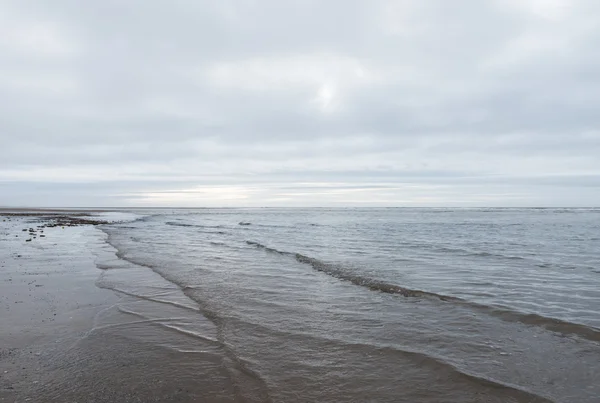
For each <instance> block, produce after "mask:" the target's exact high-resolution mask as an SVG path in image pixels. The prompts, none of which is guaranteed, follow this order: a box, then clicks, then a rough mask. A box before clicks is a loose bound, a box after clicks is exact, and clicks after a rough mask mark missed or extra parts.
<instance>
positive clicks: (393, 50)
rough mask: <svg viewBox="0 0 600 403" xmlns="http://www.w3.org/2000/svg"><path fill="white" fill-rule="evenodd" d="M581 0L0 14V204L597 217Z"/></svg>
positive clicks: (30, 6) (105, 5) (275, 1)
mask: <svg viewBox="0 0 600 403" xmlns="http://www.w3.org/2000/svg"><path fill="white" fill-rule="evenodd" d="M599 48H600V3H599V2H597V1H595V0H518V1H517V0H490V1H480V0H457V1H452V2H449V1H446V0H431V1H427V2H424V1H418V0H414V1H412V0H373V1H366V0H364V1H363V0H361V1H359V0H350V1H349V0H330V1H326V2H325V1H316V0H304V1H300V0H286V1H280V0H261V1H256V0H220V1H208V0H207V1H195V0H176V1H172V0H169V1H167V0H144V1H142V0H130V1H128V2H121V1H112V0H107V1H104V2H80V1H74V0H56V1H53V2H47V1H42V0H18V1H17V0H14V1H2V2H0V205H27V206H138V205H139V206H270V205H290V206H314V205H323V206H326V205H336V206H337V205H352V206H355V205H375V206H404V205H406V206H428V205H432V206H439V205H451V206H454V205H464V206H474V205H485V206H533V205H536V206H553V205H556V206H562V205H573V206H598V205H600V158H599V157H598V156H599V155H600V113H598V105H600V53H599V52H598V51H597V49H599Z"/></svg>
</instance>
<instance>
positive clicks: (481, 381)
mask: <svg viewBox="0 0 600 403" xmlns="http://www.w3.org/2000/svg"><path fill="white" fill-rule="evenodd" d="M232 320H233V319H232ZM234 320H235V321H237V322H239V323H241V324H242V325H243V326H248V327H252V328H255V329H258V330H259V331H261V332H266V333H270V334H276V335H278V336H280V337H283V338H285V339H295V338H298V339H305V338H309V339H313V340H315V341H317V342H320V343H323V344H325V345H327V344H332V345H334V346H344V347H346V348H355V349H371V350H375V351H377V352H379V353H384V354H385V355H390V354H398V355H401V356H404V357H405V358H407V359H409V360H412V361H413V362H417V363H419V365H425V366H428V367H432V368H439V369H443V370H445V371H447V372H448V375H453V376H457V377H461V378H464V379H467V380H468V381H470V382H473V383H475V384H477V385H480V386H483V387H485V388H493V389H498V390H503V391H505V392H506V393H508V394H510V395H512V396H514V397H518V398H521V399H529V400H528V401H531V402H539V403H542V402H544V403H553V400H551V399H549V398H547V397H545V396H541V395H539V394H537V393H535V392H533V391H530V390H528V389H526V388H524V387H522V386H519V385H514V384H511V383H508V382H503V381H501V380H497V379H492V378H489V377H485V376H482V375H477V374H474V373H472V372H471V371H469V370H468V369H465V368H461V367H459V366H458V365H455V364H453V363H451V362H449V361H448V360H447V359H446V358H444V357H440V356H438V355H434V354H431V353H428V352H425V351H420V350H415V349H412V348H409V347H406V346H401V345H390V344H384V345H382V344H378V343H375V344H370V343H364V342H360V341H350V340H343V339H340V338H337V337H333V336H323V335H316V334H313V333H308V332H289V331H285V330H282V329H275V328H273V327H271V326H265V325H264V324H261V323H255V322H249V321H247V320H244V319H241V318H235V319H234Z"/></svg>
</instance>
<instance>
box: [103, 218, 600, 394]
mask: <svg viewBox="0 0 600 403" xmlns="http://www.w3.org/2000/svg"><path fill="white" fill-rule="evenodd" d="M138 214H139V216H138V217H139V218H138V219H137V220H135V221H132V222H124V223H120V224H110V225H105V226H103V227H102V231H104V232H105V233H106V234H107V235H106V241H107V244H106V246H105V250H104V252H103V253H101V254H99V256H98V267H99V268H101V269H103V272H102V276H101V278H100V279H99V281H98V285H99V286H101V287H105V288H109V289H113V290H116V291H118V292H119V293H121V294H123V295H127V296H129V297H133V298H134V299H137V300H140V301H146V302H148V301H152V302H154V303H158V304H160V305H161V306H165V311H164V312H160V315H159V313H157V310H156V309H155V308H151V309H150V308H143V307H144V305H141V304H138V305H136V304H134V303H131V304H129V305H128V306H127V307H126V306H122V307H121V311H122V312H125V313H127V314H129V315H133V316H136V317H138V318H142V319H143V320H149V321H159V322H160V321H162V322H161V323H162V324H163V325H164V326H165V327H166V328H168V329H169V330H170V331H172V333H173V335H174V336H173V337H174V338H175V337H180V336H181V335H184V336H185V337H187V338H191V340H192V341H191V342H189V341H188V342H186V343H187V344H186V347H185V348H186V349H189V348H190V343H191V345H192V347H193V346H194V345H195V344H197V346H198V348H200V346H204V347H202V348H203V349H204V350H202V351H208V350H209V349H212V350H211V351H213V352H214V354H215V356H217V357H220V358H219V359H218V360H221V361H220V362H222V366H223V367H224V368H226V369H227V375H226V376H227V377H229V378H230V380H231V382H232V383H233V384H234V385H236V392H235V393H237V394H238V398H239V399H240V400H244V399H247V400H254V401H274V402H316V401H319V402H340V401H355V402H367V401H372V402H404V401H406V402H483V401H485V402H544V401H557V402H598V401H600V209H196V210H157V211H142V212H138ZM115 253H116V256H115ZM157 315H158V316H157ZM159 316H160V317H159ZM176 335H177V336H176ZM174 338H173V339H171V338H169V337H167V338H165V337H162V338H158V337H155V338H153V339H152V343H156V344H157V345H159V346H162V347H165V346H167V347H170V348H175V349H179V350H180V351H182V348H183V347H181V346H180V344H177V343H178V342H176V341H175V339H174ZM178 346H179V347H178ZM186 351H187V350H186ZM184 371H185V369H184V368H182V372H184Z"/></svg>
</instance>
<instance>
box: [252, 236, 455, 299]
mask: <svg viewBox="0 0 600 403" xmlns="http://www.w3.org/2000/svg"><path fill="white" fill-rule="evenodd" d="M246 243H247V244H248V245H252V246H255V247H257V248H260V249H263V250H266V251H268V252H271V253H276V254H279V255H287V256H291V257H293V258H295V259H296V260H297V261H298V262H300V263H305V264H308V265H310V266H312V267H313V269H315V270H317V271H320V272H323V273H325V274H328V275H330V276H333V277H335V278H338V279H340V280H345V281H349V282H351V283H353V284H355V285H358V286H362V287H366V288H369V289H370V290H373V291H381V292H385V293H388V294H399V295H402V296H404V297H434V298H437V299H440V300H442V301H461V299H460V298H458V297H451V296H447V295H441V294H436V293H434V292H429V291H423V290H415V289H411V288H406V287H401V286H399V285H395V284H389V283H386V282H383V281H379V280H375V279H371V278H368V277H362V276H358V275H354V274H351V273H348V272H347V271H346V270H344V269H343V268H342V267H340V266H338V265H334V264H331V263H325V262H323V261H321V260H318V259H315V258H312V257H309V256H306V255H302V254H300V253H291V252H284V251H280V250H277V249H274V248H270V247H268V246H265V245H262V244H260V243H258V242H252V241H246Z"/></svg>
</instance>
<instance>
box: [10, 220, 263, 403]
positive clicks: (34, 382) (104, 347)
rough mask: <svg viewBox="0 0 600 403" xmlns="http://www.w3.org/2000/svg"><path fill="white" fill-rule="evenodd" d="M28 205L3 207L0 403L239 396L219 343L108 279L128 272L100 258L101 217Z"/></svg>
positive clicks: (107, 255)
mask: <svg viewBox="0 0 600 403" xmlns="http://www.w3.org/2000/svg"><path fill="white" fill-rule="evenodd" d="M30 213H31V212H30V211H23V210H21V211H20V212H18V213H15V214H12V213H9V214H5V213H0V243H2V246H3V247H2V248H1V250H0V296H1V297H0V312H2V319H1V325H0V402H2V403H5V402H6V403H9V402H10V403H13V402H15V403H16V402H24V401H28V402H44V403H52V402H67V401H69V402H70V401H86V402H103V403H104V402H106V403H108V402H123V403H126V402H234V401H239V396H237V393H236V391H235V389H236V387H235V385H233V384H232V382H231V380H230V379H229V377H228V374H227V373H226V372H227V371H225V369H224V368H223V357H221V355H220V352H219V348H217V347H214V346H204V347H203V348H200V347H201V346H199V343H198V340H196V339H195V338H191V337H190V336H189V335H186V334H183V333H181V332H180V333H177V332H173V331H172V330H171V329H170V328H169V327H168V326H164V323H163V322H165V323H167V324H169V323H171V322H173V320H174V319H172V318H179V317H180V316H181V314H180V312H178V311H177V310H173V309H172V308H173V307H172V306H169V305H165V304H161V303H158V302H153V301H148V300H144V299H140V298H136V297H134V296H130V295H127V294H125V293H123V292H119V290H118V288H114V287H113V288H112V289H111V287H109V286H105V285H104V284H108V283H110V281H114V280H113V279H114V278H117V277H115V274H112V273H116V275H124V276H131V274H128V273H130V272H131V271H130V270H119V269H120V268H121V267H119V266H117V265H116V264H115V269H114V270H111V269H107V268H105V269H101V268H100V266H98V260H99V259H113V260H114V262H116V263H118V258H117V257H116V256H114V253H113V251H111V250H110V249H107V248H110V247H109V245H108V244H106V243H105V240H106V234H105V233H104V232H102V231H101V230H100V229H98V228H95V225H98V224H105V221H103V220H96V219H95V218H101V217H89V216H86V217H82V216H81V215H79V214H78V213H79V212H69V213H68V214H65V212H64V211H61V212H57V214H48V211H43V212H41V214H37V213H38V212H37V211H36V212H35V214H30ZM60 224H64V225H60ZM32 230H33V231H32ZM34 235H35V237H34ZM109 272H112V273H109ZM120 273H124V274H120ZM152 274H153V273H152V272H151V271H150V270H147V269H145V268H142V269H140V270H139V272H138V273H135V274H134V276H137V277H135V278H134V282H141V283H143V281H145V280H144V278H145V277H147V276H150V275H152ZM140 312H142V313H144V314H146V313H148V315H157V317H156V318H154V317H148V318H143V317H141V316H142V315H141V314H140ZM160 315H162V316H163V317H164V318H166V319H161V316H160ZM180 320H181V319H180ZM194 321H196V318H194ZM190 322H191V321H190ZM194 349H196V350H194ZM248 400H249V401H253V400H252V399H248Z"/></svg>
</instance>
